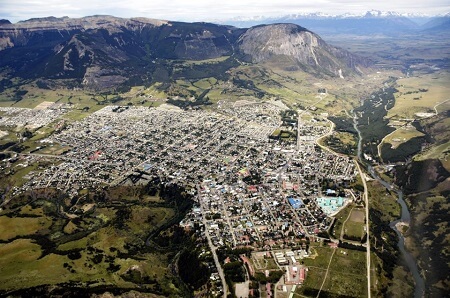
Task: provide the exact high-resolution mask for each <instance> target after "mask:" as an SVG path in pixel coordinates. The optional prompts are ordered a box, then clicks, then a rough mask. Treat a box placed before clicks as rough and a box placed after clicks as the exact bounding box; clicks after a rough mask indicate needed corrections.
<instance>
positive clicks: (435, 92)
mask: <svg viewBox="0 0 450 298" xmlns="http://www.w3.org/2000/svg"><path fill="white" fill-rule="evenodd" d="M449 81H450V73H449V72H446V71H441V72H436V73H432V74H420V75H417V76H414V77H409V78H402V79H399V80H397V90H398V92H397V93H395V106H394V107H393V108H392V109H390V110H389V111H388V114H387V117H388V118H390V119H392V120H394V119H404V118H407V119H418V118H420V117H419V116H418V115H416V113H421V112H422V113H434V112H435V109H434V106H435V105H437V104H439V103H442V102H444V101H446V100H448V99H450V85H449V84H448V82H449ZM437 109H438V112H439V111H442V110H444V109H445V106H442V107H440V106H438V107H437Z"/></svg>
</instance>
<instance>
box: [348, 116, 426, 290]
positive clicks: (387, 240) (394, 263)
mask: <svg viewBox="0 0 450 298" xmlns="http://www.w3.org/2000/svg"><path fill="white" fill-rule="evenodd" d="M354 128H355V130H356V131H357V133H358V138H359V141H358V150H357V156H358V159H359V161H360V162H361V163H362V164H363V165H364V167H366V169H367V170H368V172H369V173H370V175H371V176H372V177H373V178H374V179H375V180H374V181H373V182H371V188H372V189H371V190H369V202H370V203H369V206H370V215H369V217H370V225H371V226H370V230H371V232H372V235H374V236H373V237H372V239H373V243H372V242H371V244H373V248H374V250H375V254H376V255H377V257H378V258H379V260H380V261H381V262H382V263H381V267H382V269H383V270H382V271H380V272H378V275H379V279H380V280H382V281H383V282H382V283H381V284H382V285H381V287H379V288H378V290H379V291H380V292H381V293H385V294H387V293H389V294H390V295H389V296H399V297H401V295H405V294H406V292H405V291H403V292H402V291H400V290H399V288H400V289H401V288H403V289H408V288H410V286H409V285H408V278H406V279H405V277H406V276H407V275H408V271H409V274H410V275H412V278H413V280H414V297H416V298H419V297H422V296H423V293H424V289H425V283H424V280H423V278H422V276H421V275H420V272H419V269H418V265H417V260H416V259H415V258H414V257H413V255H412V254H410V253H409V252H408V251H407V250H406V249H405V245H404V241H405V240H404V236H403V234H402V232H403V227H402V228H401V229H399V228H398V225H397V224H399V223H404V224H408V225H409V223H410V213H409V210H408V208H407V206H406V203H405V201H404V200H403V193H402V192H401V191H399V190H396V189H395V188H394V187H393V186H392V185H391V184H390V183H388V182H386V181H384V180H383V179H381V178H380V176H379V175H378V174H377V173H376V172H375V170H374V169H373V168H372V166H371V165H370V164H368V162H366V161H365V160H364V159H363V158H362V153H363V152H362V143H363V139H362V133H361V131H360V129H359V127H358V118H357V117H356V115H355V117H354ZM383 188H384V189H385V190H386V191H385V192H386V193H385V194H383V191H382V190H383ZM387 193H388V194H387ZM393 194H395V196H396V197H397V198H396V201H397V203H398V204H400V206H401V216H400V219H398V218H396V217H395V215H394V213H393V212H392V210H389V208H387V207H386V206H387V205H385V204H383V200H389V196H391V198H390V201H391V203H392V199H393V197H392V195H393ZM391 206H392V204H391ZM399 225H402V224H399ZM388 229H389V230H390V231H389V230H388ZM392 232H394V233H392ZM395 236H396V237H395ZM395 238H397V239H396V240H394V239H395ZM377 242H378V243H377ZM392 243H396V244H397V245H396V246H394V245H393V244H392ZM380 244H381V246H380ZM397 257H401V259H400V262H398V260H397ZM403 265H406V268H407V269H408V271H405V270H404V268H402V267H403ZM389 278H391V280H389ZM400 278H402V279H403V280H401V279H400ZM375 289H377V288H375Z"/></svg>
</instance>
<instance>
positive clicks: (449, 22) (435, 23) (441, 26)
mask: <svg viewBox="0 0 450 298" xmlns="http://www.w3.org/2000/svg"><path fill="white" fill-rule="evenodd" d="M421 29H422V30H424V31H426V32H443V31H447V32H448V31H449V30H450V13H448V14H446V15H445V16H441V17H436V18H432V19H431V20H430V21H428V22H427V23H425V24H423V25H422V26H421Z"/></svg>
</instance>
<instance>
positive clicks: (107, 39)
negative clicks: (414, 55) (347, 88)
mask: <svg viewBox="0 0 450 298" xmlns="http://www.w3.org/2000/svg"><path fill="white" fill-rule="evenodd" d="M279 30H280V25H270V26H265V27H258V28H251V29H248V30H247V29H238V28H235V27H230V26H224V25H215V24H210V23H181V22H169V21H161V20H152V19H144V18H132V19H123V18H116V17H111V16H92V17H85V18H79V19H71V18H67V17H64V18H54V17H48V18H40V19H31V20H28V21H24V22H19V23H17V24H11V23H9V22H3V23H2V24H0V70H1V71H2V73H3V74H4V75H3V81H2V82H1V85H2V86H8V84H10V82H9V81H8V80H10V79H12V78H15V77H18V78H21V79H32V80H34V79H38V78H42V79H51V80H60V79H66V80H70V82H69V83H68V82H64V83H63V85H64V86H71V87H82V88H87V89H92V90H111V89H118V88H128V87H130V86H134V85H145V84H150V83H154V82H166V81H171V80H173V79H176V77H177V76H178V77H185V78H188V79H189V78H190V77H191V76H192V77H195V78H199V77H201V75H202V73H206V72H205V71H203V70H200V71H196V70H195V69H193V68H195V67H193V66H190V70H189V69H188V71H184V72H183V70H181V71H180V69H179V67H178V66H174V65H173V62H174V61H178V62H179V61H200V60H206V59H217V58H222V57H228V59H224V60H222V61H220V63H218V65H215V66H216V68H214V69H212V72H213V74H214V76H215V77H217V76H221V75H223V73H224V72H225V71H226V70H227V69H230V68H231V67H233V66H235V65H238V63H239V59H241V58H242V59H244V60H245V57H246V56H248V55H250V56H251V57H252V59H251V60H252V62H254V63H257V62H260V61H262V60H264V59H260V58H261V57H263V58H264V57H265V58H267V55H272V56H281V55H282V56H287V57H290V58H293V59H294V60H296V62H297V64H298V65H299V66H300V68H301V69H304V70H306V71H309V72H311V73H318V74H321V75H329V76H337V77H339V76H341V75H342V74H341V73H340V72H339V69H341V72H343V73H344V74H345V75H353V74H357V73H359V70H358V66H359V65H361V66H366V65H367V62H365V60H364V59H361V58H358V57H356V56H353V55H352V54H350V53H348V52H346V51H343V50H340V49H338V48H335V47H332V46H330V45H328V44H327V43H325V42H324V41H323V40H322V39H321V38H320V37H318V36H317V35H315V34H314V33H312V32H310V31H307V30H305V29H304V28H301V27H299V26H297V25H288V26H287V27H285V28H284V29H283V30H282V31H283V32H282V33H283V34H282V35H281V36H279V37H278V40H276V41H275V42H277V43H278V45H279V46H281V45H283V47H285V46H287V48H288V50H287V51H284V50H283V51H267V50H264V49H263V46H264V44H263V43H264V42H266V41H265V40H264V39H260V36H259V34H260V33H261V32H262V31H264V34H265V35H266V36H269V35H274V34H278V33H280V32H279ZM299 38H300V39H302V40H304V43H303V44H301V43H297V41H298V40H300V39H299ZM314 57H315V58H314ZM210 74H211V71H210V73H209V74H208V75H206V76H205V77H209V76H210Z"/></svg>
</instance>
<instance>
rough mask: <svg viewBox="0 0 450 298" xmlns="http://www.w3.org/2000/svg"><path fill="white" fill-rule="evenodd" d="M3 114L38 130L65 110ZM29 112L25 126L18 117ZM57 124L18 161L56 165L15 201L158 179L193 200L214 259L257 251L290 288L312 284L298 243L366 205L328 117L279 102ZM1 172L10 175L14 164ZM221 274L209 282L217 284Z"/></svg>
mask: <svg viewBox="0 0 450 298" xmlns="http://www.w3.org/2000/svg"><path fill="white" fill-rule="evenodd" d="M1 111H3V112H5V113H4V114H3V117H2V119H1V121H2V123H1V124H2V125H3V126H20V125H35V126H41V125H46V124H48V123H51V122H52V121H54V120H55V119H57V118H58V117H60V116H61V115H63V114H64V113H65V108H64V107H63V106H57V107H47V108H46V109H42V110H32V112H31V111H30V110H28V109H19V108H1ZM286 111H290V113H286ZM25 113H26V114H27V117H26V119H27V123H23V121H24V120H23V119H25V117H19V116H20V115H21V114H25ZM30 113H32V114H30ZM18 115H19V116H18ZM280 115H284V116H283V117H282V116H280ZM286 118H287V119H286ZM54 123H56V124H55V126H57V132H56V133H53V134H52V135H51V136H50V137H47V138H43V139H41V140H40V141H39V145H38V146H37V147H36V148H34V149H33V150H29V152H22V154H21V157H20V158H22V159H23V160H22V163H23V165H24V166H27V165H28V164H32V163H35V162H36V161H38V160H46V161H50V162H51V163H52V165H51V166H50V167H48V168H46V169H44V170H42V171H39V170H36V171H31V172H30V173H28V174H27V176H26V177H25V178H26V181H25V183H24V184H23V186H21V187H17V188H16V189H15V190H14V191H15V193H16V194H19V193H21V192H25V191H29V190H32V189H34V188H43V187H55V188H57V189H61V190H64V191H65V192H67V193H69V194H70V195H71V196H76V195H77V194H79V192H80V191H81V190H82V189H85V188H87V187H89V188H95V187H99V188H100V187H102V186H105V185H111V186H115V185H126V184H139V183H145V182H146V181H147V179H149V177H151V176H154V175H157V176H159V177H161V178H164V181H166V183H178V184H182V185H183V186H184V187H185V188H186V190H188V191H189V192H190V193H191V194H192V195H193V196H194V199H195V201H196V203H195V205H194V208H193V209H192V210H191V211H190V212H189V214H188V216H187V217H186V218H185V219H183V221H182V222H180V225H182V226H183V227H185V228H190V229H192V228H194V227H195V226H200V227H201V228H202V231H203V233H204V236H205V237H206V238H207V239H208V243H209V245H210V248H211V250H212V251H215V249H216V248H218V247H222V246H228V247H232V248H235V247H245V246H251V247H253V248H255V249H256V250H257V251H259V254H261V256H264V254H265V253H268V254H269V256H270V257H273V260H274V261H276V264H277V266H279V268H283V270H285V272H286V273H287V274H285V287H286V285H295V284H301V283H302V282H303V280H304V279H305V274H306V270H307V268H306V267H301V266H300V267H299V266H298V264H299V263H298V259H302V258H304V257H308V254H309V253H310V252H309V251H308V250H307V249H305V247H304V245H303V246H302V243H301V241H300V239H304V238H305V237H309V238H312V239H320V238H321V233H322V232H324V231H327V230H328V229H329V228H330V225H331V224H332V222H333V219H332V216H333V215H334V214H336V213H337V212H338V211H339V210H340V209H342V207H343V206H345V205H346V204H347V203H349V202H350V201H352V200H358V199H359V197H360V194H359V193H357V192H356V193H355V192H354V190H352V189H351V187H350V184H351V183H352V182H353V181H354V179H355V177H356V174H357V169H356V167H355V163H354V161H353V160H352V159H351V158H349V157H347V156H342V155H338V154H335V153H333V152H328V151H326V150H324V149H322V148H321V147H320V146H319V145H318V143H317V140H318V139H319V138H320V137H322V136H324V135H326V134H327V133H328V132H329V131H330V130H331V126H330V123H329V122H328V120H327V119H326V115H313V114H311V113H310V112H308V111H305V110H299V111H293V110H289V108H288V107H287V106H285V105H284V104H283V103H281V102H277V101H269V102H264V103H256V102H246V101H241V102H236V103H226V102H219V104H218V109H217V110H216V111H214V112H213V111H208V110H189V111H183V110H181V109H179V108H176V107H174V106H170V105H163V106H161V107H158V108H144V107H130V106H106V107H104V108H102V109H100V110H99V111H97V112H94V113H92V114H91V115H90V116H88V117H87V118H85V119H83V120H81V121H74V122H70V123H68V124H66V123H64V121H62V120H61V121H55V122H54ZM293 133H294V135H295V138H294V140H292V138H291V135H292V134H293ZM283 134H285V135H286V136H288V138H289V140H287V141H283V139H282V137H283ZM13 158H18V157H17V155H16V156H14V157H13ZM1 166H2V170H3V171H8V166H9V165H8V162H6V163H5V162H4V163H3V164H2V165H1ZM196 224H197V225H196ZM261 256H260V257H261ZM257 259H258V255H255V260H257ZM216 266H217V267H218V268H220V264H218V263H216ZM218 273H221V270H220V269H219V270H218ZM218 273H213V275H212V277H211V278H212V279H217V280H219V278H218ZM221 274H223V273H221ZM218 289H219V290H220V289H221V288H220V286H219V287H218Z"/></svg>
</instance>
